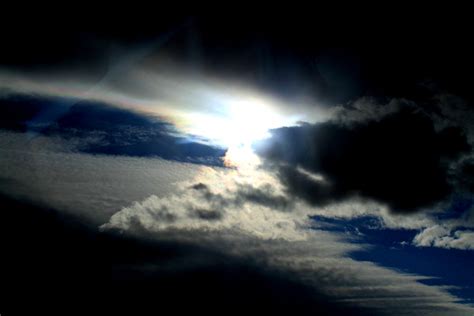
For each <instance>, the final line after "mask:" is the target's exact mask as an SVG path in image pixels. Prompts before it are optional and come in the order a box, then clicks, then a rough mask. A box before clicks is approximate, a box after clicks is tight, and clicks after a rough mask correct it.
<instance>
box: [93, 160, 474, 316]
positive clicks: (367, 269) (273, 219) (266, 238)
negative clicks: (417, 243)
mask: <svg viewBox="0 0 474 316" xmlns="http://www.w3.org/2000/svg"><path fill="white" fill-rule="evenodd" d="M246 172H249V171H248V170H247V171H246ZM252 176H253V179H255V181H254V182H253V183H254V185H253V187H252V186H244V185H243V183H244V182H245V180H246V179H247V180H248V178H247V175H245V174H241V173H240V171H238V170H223V171H216V170H213V169H208V172H207V174H201V176H198V177H197V179H195V180H193V181H192V182H190V183H188V184H183V185H181V189H180V190H178V191H177V192H176V193H175V194H173V195H170V196H167V197H165V198H158V197H156V196H151V197H149V198H147V199H145V200H144V201H142V202H137V203H134V204H133V205H131V206H130V207H126V208H123V209H122V210H121V211H120V212H117V213H116V214H114V215H113V216H112V217H111V218H110V221H109V222H108V223H106V224H104V225H103V226H102V227H101V229H102V230H103V231H106V232H107V231H120V232H125V233H127V234H131V235H135V236H142V238H143V237H145V238H147V239H151V240H158V241H182V242H190V243H193V244H198V245H200V246H202V247H206V248H209V249H214V250H215V251H218V252H222V253H223V254H225V255H231V256H235V257H237V258H246V260H251V261H253V262H256V263H257V265H258V266H259V267H260V268H261V269H264V270H265V269H270V270H277V271H282V273H284V274H285V275H288V277H289V278H290V279H292V280H294V281H296V282H301V283H302V284H305V285H306V286H309V287H310V288H311V289H313V290H312V291H313V295H316V293H320V294H319V295H321V294H323V295H325V297H327V298H328V299H327V300H328V302H336V303H338V304H341V306H352V307H357V308H360V309H361V310H363V311H365V312H366V313H375V314H380V315H399V314H406V315H419V314H420V313H429V314H433V315H463V314H465V313H469V312H471V307H469V306H466V305H460V304H457V298H456V297H455V296H453V295H452V294H449V292H448V289H449V287H446V288H445V287H440V286H428V285H424V284H422V283H420V282H419V281H420V280H423V279H425V278H426V277H424V276H420V275H409V274H405V273H401V272H396V271H393V270H390V269H386V268H383V267H380V266H378V265H376V264H373V263H370V262H359V261H355V260H353V259H350V258H349V257H348V255H349V253H351V252H352V251H356V250H359V251H360V250H364V249H368V248H367V247H370V246H369V245H365V244H361V243H354V241H357V240H358V238H359V237H358V236H356V235H352V236H348V235H343V234H340V233H336V232H329V231H324V230H320V229H318V225H319V223H318V222H317V221H315V220H313V219H312V218H311V215H314V214H315V213H317V210H315V209H314V208H312V207H308V206H307V205H305V204H301V203H300V202H299V201H297V200H294V199H291V198H288V196H287V195H286V194H285V191H284V187H282V186H281V185H280V184H279V181H278V178H276V177H275V176H273V175H272V174H269V173H268V172H267V171H264V170H259V169H257V170H254V171H253V173H252ZM223 184H225V185H223ZM248 192H254V193H253V194H250V195H249V194H248ZM256 196H258V197H259V198H256ZM285 196H286V197H285ZM283 197H285V200H288V202H287V204H286V205H285V203H281V202H280V200H281V199H282V198H283ZM271 200H273V201H274V202H272V203H270V202H269V201H271ZM275 205H280V207H279V208H275Z"/></svg>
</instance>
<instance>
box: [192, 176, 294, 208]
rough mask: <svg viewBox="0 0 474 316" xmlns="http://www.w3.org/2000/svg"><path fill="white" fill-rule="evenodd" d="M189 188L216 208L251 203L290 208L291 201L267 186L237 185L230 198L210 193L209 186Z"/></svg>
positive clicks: (200, 185)
mask: <svg viewBox="0 0 474 316" xmlns="http://www.w3.org/2000/svg"><path fill="white" fill-rule="evenodd" d="M191 188H192V189H193V190H197V191H199V192H201V194H202V195H203V197H204V199H205V200H206V201H207V202H210V203H212V204H214V205H216V207H218V208H224V207H226V206H229V205H234V206H237V207H241V206H242V205H243V204H245V203H253V204H257V205H261V206H265V207H268V208H270V209H273V210H281V211H286V210H288V209H289V208H290V206H292V201H291V200H290V199H289V198H288V197H286V196H284V195H281V194H276V193H275V192H274V190H273V189H272V187H271V186H270V185H268V184H267V185H262V186H260V187H254V186H250V185H244V184H239V185H238V187H237V189H236V190H235V192H232V195H231V197H228V196H225V195H222V194H218V193H214V192H212V190H211V189H210V188H209V186H207V185H206V184H204V183H198V184H194V185H193V186H191ZM227 193H229V192H227Z"/></svg>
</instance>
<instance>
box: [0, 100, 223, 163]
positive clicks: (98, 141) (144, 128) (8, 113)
mask: <svg viewBox="0 0 474 316" xmlns="http://www.w3.org/2000/svg"><path fill="white" fill-rule="evenodd" d="M0 107H1V108H2V114H3V116H2V119H1V120H0V128H4V129H9V130H13V131H20V132H28V133H37V134H42V135H49V136H59V137H62V138H65V139H68V140H71V139H72V140H73V141H76V142H78V141H80V146H77V147H76V149H77V150H78V151H81V152H86V153H93V154H107V155H124V156H135V157H154V156H155V157H156V156H159V157H162V158H165V159H170V160H178V161H184V162H195V163H200V164H214V165H222V163H223V162H222V159H221V157H222V156H223V155H224V153H225V149H223V148H220V147H216V146H211V145H209V144H205V143H204V140H199V139H197V138H196V137H194V138H191V137H189V136H188V135H186V134H183V133H181V132H179V131H178V130H177V129H176V127H175V126H173V125H172V124H170V123H168V122H166V121H163V120H160V119H159V118H156V117H152V116H150V115H147V114H144V113H138V112H135V111H133V110H125V109H120V108H117V107H112V106H109V105H107V104H103V103H99V102H91V101H84V100H78V99H68V98H61V97H54V98H53V97H49V98H45V97H31V96H26V95H15V96H9V97H6V98H0ZM77 145H79V143H78V144H77Z"/></svg>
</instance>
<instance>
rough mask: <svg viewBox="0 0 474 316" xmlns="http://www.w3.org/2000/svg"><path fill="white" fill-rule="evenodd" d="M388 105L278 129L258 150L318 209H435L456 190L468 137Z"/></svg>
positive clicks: (416, 113) (408, 108)
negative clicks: (372, 204)
mask: <svg viewBox="0 0 474 316" xmlns="http://www.w3.org/2000/svg"><path fill="white" fill-rule="evenodd" d="M387 107H388V108H389V109H388V110H385V111H382V110H381V112H380V113H382V114H377V113H376V114H372V115H366V114H364V112H362V113H361V114H360V115H359V116H355V115H352V114H351V115H349V117H350V118H351V121H348V120H347V119H344V116H340V117H342V119H341V118H340V119H335V120H330V121H327V122H323V123H317V124H303V125H301V126H295V127H284V128H279V129H275V130H273V131H272V132H271V133H272V137H271V138H269V139H268V140H264V141H262V142H261V143H259V144H257V145H256V149H257V152H258V154H259V155H260V156H261V157H262V158H264V159H265V160H266V162H267V163H268V164H269V165H270V166H273V167H276V169H277V170H278V173H279V178H280V179H281V181H282V182H283V183H284V184H285V185H286V187H287V190H288V192H289V193H290V194H294V195H296V196H299V197H301V198H303V199H305V200H306V201H308V202H310V203H312V204H313V205H319V206H321V205H327V204H329V203H332V202H336V201H340V200H344V199H348V198H351V197H360V198H365V199H372V200H375V201H378V202H380V203H382V204H386V205H388V206H389V208H390V209H391V210H392V211H394V212H413V211H416V210H419V209H422V208H428V207H432V206H434V205H435V204H436V203H438V202H440V201H442V200H444V199H445V198H446V197H448V196H449V195H450V193H451V192H452V190H453V189H452V186H451V183H450V180H449V170H450V166H451V163H452V162H455V161H457V159H459V158H460V157H461V155H463V154H466V153H468V152H469V151H470V146H469V145H468V143H467V140H466V136H465V135H464V133H463V131H462V130H461V128H459V127H452V126H451V127H447V128H444V129H442V130H440V131H437V130H436V129H435V127H434V124H433V121H432V120H431V118H430V117H429V116H428V115H427V114H425V113H424V112H422V111H421V109H420V108H418V107H415V106H413V105H412V104H403V102H402V104H401V105H400V106H399V107H400V109H399V110H398V111H395V110H394V109H393V108H394V105H393V104H388V105H387ZM359 109H360V107H359ZM351 111H357V112H360V110H357V109H356V110H351ZM365 112H367V111H365ZM358 117H359V118H358ZM300 168H302V169H303V170H306V171H307V172H302V171H301V169H300ZM308 172H309V173H312V174H315V175H319V177H320V178H321V180H315V179H314V177H311V176H309V175H308Z"/></svg>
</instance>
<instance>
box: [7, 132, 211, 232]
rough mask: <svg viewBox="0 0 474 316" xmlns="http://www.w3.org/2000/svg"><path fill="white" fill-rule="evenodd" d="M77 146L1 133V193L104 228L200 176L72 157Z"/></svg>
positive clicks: (115, 159)
mask: <svg viewBox="0 0 474 316" xmlns="http://www.w3.org/2000/svg"><path fill="white" fill-rule="evenodd" d="M81 145H83V144H82V141H81V140H77V139H76V140H74V139H69V140H66V139H63V138H61V137H57V136H56V137H53V136H50V137H46V136H31V135H28V134H24V133H13V132H5V131H2V132H0V153H1V154H0V192H2V193H4V194H8V195H9V196H16V197H21V198H25V199H26V200H29V201H35V202H37V203H42V204H45V205H47V206H49V207H52V208H54V209H58V210H63V211H67V212H69V213H72V214H76V215H78V216H81V217H83V219H85V220H91V221H93V222H94V223H103V222H104V221H106V220H107V219H108V218H109V217H110V215H111V214H113V213H114V212H116V211H118V210H119V209H121V208H122V207H125V206H127V205H130V204H131V203H132V202H133V201H136V200H139V199H144V198H145V197H147V196H150V195H151V194H156V195H158V196H164V195H167V194H169V193H171V192H173V190H174V186H175V183H177V182H181V181H186V180H188V179H190V178H191V177H193V176H194V175H195V174H196V173H199V172H200V169H201V168H202V167H201V166H199V165H196V164H188V163H178V162H172V161H166V160H163V159H159V158H139V157H121V156H111V155H91V154H84V153H78V152H75V150H76V148H77V146H81Z"/></svg>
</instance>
